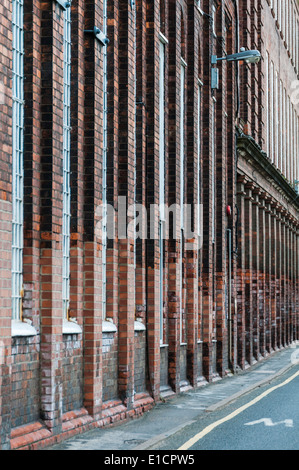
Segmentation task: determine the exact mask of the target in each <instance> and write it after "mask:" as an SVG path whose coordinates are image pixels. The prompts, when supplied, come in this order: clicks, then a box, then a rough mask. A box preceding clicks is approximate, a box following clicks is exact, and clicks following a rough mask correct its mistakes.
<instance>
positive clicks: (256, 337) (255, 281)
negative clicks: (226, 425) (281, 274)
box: [252, 188, 260, 360]
mask: <svg viewBox="0 0 299 470" xmlns="http://www.w3.org/2000/svg"><path fill="white" fill-rule="evenodd" d="M259 230H260V229H259V191H258V190H257V189H256V188H254V189H253V202H252V313H253V317H252V322H253V325H252V327H253V356H254V358H255V359H256V360H259V358H260V328H259V324H260V314H259V263H260V261H259V252H260V248H259V239H260V233H259Z"/></svg>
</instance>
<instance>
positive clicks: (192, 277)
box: [186, 3, 201, 386]
mask: <svg viewBox="0 0 299 470" xmlns="http://www.w3.org/2000/svg"><path fill="white" fill-rule="evenodd" d="M199 21H200V19H199V12H198V9H197V7H196V5H195V4H191V3H190V5H189V6H188V59H187V62H188V64H189V66H188V71H187V72H188V86H187V181H188V185H187V203H188V204H190V206H191V207H192V210H193V209H194V210H193V218H192V225H191V226H190V229H192V231H193V233H196V234H197V232H198V225H197V224H198V221H197V217H196V218H195V211H196V205H197V203H198V199H197V195H198V191H200V187H198V184H197V174H198V165H201V162H200V161H199V158H200V157H199V155H198V151H197V148H198V139H199V138H200V136H199V135H198V134H197V130H198V119H200V118H201V113H200V116H198V112H197V110H198V99H199V96H198V93H197V89H198V76H199V53H200V51H199V31H198V28H197V24H198V22H199ZM200 147H201V142H200ZM199 186H200V184H199ZM186 241H187V243H188V242H190V243H191V244H194V249H192V250H191V249H190V250H187V251H186V258H187V263H186V264H187V273H186V274H187V303H186V309H187V377H188V380H189V382H190V383H191V384H192V385H193V386H195V385H196V383H197V377H198V370H199V368H198V355H197V349H198V346H197V340H198V306H199V304H198V259H199V250H198V249H197V248H196V246H197V242H198V239H196V240H195V239H194V240H186Z"/></svg>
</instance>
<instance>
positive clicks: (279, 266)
mask: <svg viewBox="0 0 299 470" xmlns="http://www.w3.org/2000/svg"><path fill="white" fill-rule="evenodd" d="M276 240H277V241H276V261H277V265H276V323H277V327H276V329H277V347H278V348H279V349H280V348H281V346H282V338H281V324H282V323H281V298H282V297H281V272H282V258H281V213H280V206H279V205H278V206H277V209H276Z"/></svg>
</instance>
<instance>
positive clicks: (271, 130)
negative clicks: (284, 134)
mask: <svg viewBox="0 0 299 470" xmlns="http://www.w3.org/2000/svg"><path fill="white" fill-rule="evenodd" d="M274 106H275V97H274V64H273V62H272V61H271V67H270V136H271V139H270V141H271V149H270V152H271V161H272V162H274V157H275V149H274Z"/></svg>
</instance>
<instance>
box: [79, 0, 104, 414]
mask: <svg viewBox="0 0 299 470" xmlns="http://www.w3.org/2000/svg"><path fill="white" fill-rule="evenodd" d="M94 26H97V27H99V28H101V29H102V10H101V3H99V2H98V0H88V1H87V2H85V26H84V28H85V30H93V28H94ZM84 45H85V48H84V52H85V55H84V60H85V64H84V66H85V88H84V92H85V96H84V98H85V100H84V271H83V272H84V310H83V315H84V335H83V338H84V364H83V367H84V373H83V376H84V384H83V391H84V394H83V400H84V406H85V407H86V409H87V410H88V412H89V414H90V415H91V416H93V417H94V418H95V419H98V418H100V416H101V407H102V316H103V313H102V255H101V248H102V240H101V230H98V229H97V222H98V215H100V213H99V212H97V211H98V209H97V208H98V207H101V203H102V171H103V168H102V160H103V147H102V142H103V134H102V129H103V114H102V109H103V88H102V83H103V49H102V46H101V44H100V43H99V41H98V40H97V39H96V38H95V37H94V35H93V34H91V33H85V38H84Z"/></svg>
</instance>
